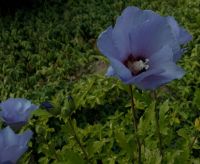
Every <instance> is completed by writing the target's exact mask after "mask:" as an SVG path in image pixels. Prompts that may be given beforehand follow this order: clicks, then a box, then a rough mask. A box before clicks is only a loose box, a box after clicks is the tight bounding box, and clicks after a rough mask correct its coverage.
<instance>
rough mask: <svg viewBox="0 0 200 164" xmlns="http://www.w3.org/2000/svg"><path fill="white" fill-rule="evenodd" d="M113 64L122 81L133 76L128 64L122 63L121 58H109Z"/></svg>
mask: <svg viewBox="0 0 200 164" xmlns="http://www.w3.org/2000/svg"><path fill="white" fill-rule="evenodd" d="M109 60H110V63H111V66H112V67H113V69H114V70H115V73H116V74H117V75H118V76H119V77H120V79H121V80H122V81H126V80H129V79H130V78H132V74H131V72H130V70H129V69H128V68H126V66H125V65H124V64H123V63H121V62H120V61H119V60H116V59H115V58H111V57H110V58H109Z"/></svg>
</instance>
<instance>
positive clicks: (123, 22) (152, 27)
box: [97, 7, 192, 89]
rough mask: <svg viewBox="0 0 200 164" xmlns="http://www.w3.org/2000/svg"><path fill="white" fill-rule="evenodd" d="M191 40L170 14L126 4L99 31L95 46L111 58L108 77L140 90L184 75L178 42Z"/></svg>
mask: <svg viewBox="0 0 200 164" xmlns="http://www.w3.org/2000/svg"><path fill="white" fill-rule="evenodd" d="M191 39H192V37H191V35H190V34H189V33H188V32H187V31H186V30H185V29H184V28H182V27H180V26H179V25H178V23H177V22H176V20H175V19H174V18H173V17H170V16H167V17H163V16H160V15H158V14H156V13H155V12H153V11H151V10H140V9H139V8H137V7H127V8H126V9H125V10H124V11H123V12H122V15H121V16H119V17H118V18H117V21H116V24H115V26H114V27H112V26H110V27H108V28H107V29H106V30H105V31H104V32H102V33H101V34H100V36H99V38H98V41H97V46H98V48H99V50H100V52H101V53H102V54H104V55H105V56H106V57H107V58H108V59H109V61H110V66H109V68H108V71H107V75H108V76H117V77H118V78H119V79H121V80H122V81H123V82H124V83H126V84H135V85H136V86H137V87H138V88H140V89H156V88H157V87H159V86H161V85H163V84H165V83H167V82H170V81H171V80H173V79H179V78H181V77H182V76H183V75H184V70H183V69H182V68H180V67H179V66H177V65H176V62H177V61H178V60H179V59H180V57H181V55H182V54H183V51H184V50H183V49H181V45H183V44H186V43H187V42H188V41H190V40H191Z"/></svg>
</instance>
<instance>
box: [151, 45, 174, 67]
mask: <svg viewBox="0 0 200 164" xmlns="http://www.w3.org/2000/svg"><path fill="white" fill-rule="evenodd" d="M148 59H149V69H154V68H159V67H161V66H163V64H165V63H167V62H174V61H173V52H172V48H171V47H169V46H168V45H166V46H163V47H162V48H161V49H160V50H159V51H157V52H156V53H154V54H153V55H151V56H150V58H148Z"/></svg>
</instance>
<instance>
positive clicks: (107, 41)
mask: <svg viewBox="0 0 200 164" xmlns="http://www.w3.org/2000/svg"><path fill="white" fill-rule="evenodd" d="M112 31H113V29H112V27H111V26H110V27H108V28H107V29H106V30H105V31H104V32H102V33H101V34H100V36H99V38H98V40H97V47H98V48H99V50H100V51H101V53H102V54H104V55H105V56H106V57H112V58H116V59H118V60H124V58H125V57H124V56H123V55H122V54H120V52H119V49H118V47H117V45H116V44H115V42H114V40H113V36H112Z"/></svg>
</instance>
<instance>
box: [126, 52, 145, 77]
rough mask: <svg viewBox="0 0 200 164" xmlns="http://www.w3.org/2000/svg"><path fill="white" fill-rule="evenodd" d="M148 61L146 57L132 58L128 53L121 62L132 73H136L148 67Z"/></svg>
mask: <svg viewBox="0 0 200 164" xmlns="http://www.w3.org/2000/svg"><path fill="white" fill-rule="evenodd" d="M148 62H149V60H148V59H145V58H142V57H139V58H134V57H133V56H132V55H129V56H128V58H127V59H126V60H125V61H124V62H123V63H124V65H125V66H126V67H127V68H128V69H129V70H130V71H131V73H132V74H133V75H138V74H140V73H142V72H144V71H146V70H147V69H148V68H149V65H148Z"/></svg>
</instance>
